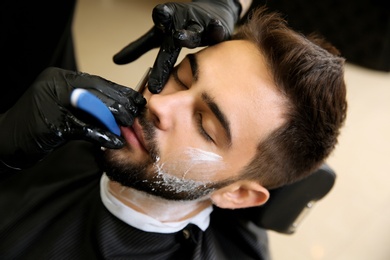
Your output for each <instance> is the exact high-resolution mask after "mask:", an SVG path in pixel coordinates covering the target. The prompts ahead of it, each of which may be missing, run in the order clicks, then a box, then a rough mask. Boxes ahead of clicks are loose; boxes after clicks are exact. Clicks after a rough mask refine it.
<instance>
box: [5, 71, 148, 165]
mask: <svg viewBox="0 0 390 260" xmlns="http://www.w3.org/2000/svg"><path fill="white" fill-rule="evenodd" d="M75 88H83V89H87V90H88V91H90V92H92V93H93V94H94V95H96V96H97V97H98V98H99V99H101V100H102V101H103V102H104V103H105V104H106V105H107V106H108V107H109V109H110V110H111V112H112V113H113V115H114V117H115V119H116V121H117V123H118V124H119V125H125V126H129V125H132V124H133V121H134V117H136V116H137V115H138V113H139V112H140V110H141V109H142V108H143V107H144V105H145V104H146V101H145V99H144V98H143V97H142V95H141V94H139V93H138V92H136V91H134V90H132V89H130V88H127V87H123V86H120V85H117V84H115V83H113V82H110V81H107V80H105V79H103V78H101V77H98V76H92V75H89V74H85V73H76V72H73V71H67V70H62V69H58V68H48V69H46V70H45V71H43V72H42V73H41V74H40V75H39V76H38V78H37V79H36V81H35V82H34V83H33V85H32V86H31V87H30V88H29V89H28V90H27V91H26V93H24V95H23V96H22V97H21V98H20V99H19V100H18V102H17V103H16V104H15V105H14V106H13V107H12V108H11V109H10V110H8V111H7V112H6V113H4V114H2V115H0V129H1V130H0V159H1V161H2V162H3V163H5V164H6V165H9V166H12V167H15V168H26V167H29V166H31V165H32V164H34V163H35V162H37V161H38V160H40V159H42V158H43V157H44V156H45V155H47V154H48V153H50V152H51V151H52V150H53V149H55V148H56V147H58V146H60V145H62V144H64V143H65V142H66V141H68V140H76V139H80V140H87V141H91V142H93V143H96V144H98V145H100V146H104V147H107V148H114V149H115V148H120V147H122V146H123V145H124V141H123V139H122V138H121V137H119V136H116V135H115V134H113V133H111V132H109V131H108V130H106V129H105V128H104V127H102V126H99V125H98V124H96V121H94V120H93V118H92V117H88V116H89V115H86V114H83V113H82V111H80V110H77V109H75V108H73V107H72V106H71V104H70V94H71V92H72V90H74V89H75ZM76 115H78V116H79V117H76ZM89 119H91V120H90V121H88V120H89ZM90 123H95V124H96V125H92V124H90Z"/></svg>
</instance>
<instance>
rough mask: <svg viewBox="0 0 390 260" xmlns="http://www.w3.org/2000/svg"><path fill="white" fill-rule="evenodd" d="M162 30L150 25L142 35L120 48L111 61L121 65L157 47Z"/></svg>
mask: <svg viewBox="0 0 390 260" xmlns="http://www.w3.org/2000/svg"><path fill="white" fill-rule="evenodd" d="M161 39H162V32H161V31H160V30H159V29H158V28H156V27H152V28H151V29H150V30H149V31H147V32H146V33H145V34H144V35H142V36H141V37H140V38H138V39H137V40H135V41H133V42H131V43H130V44H129V45H127V46H126V47H124V48H123V49H122V50H120V51H119V52H118V53H117V54H115V55H114V57H113V61H114V63H116V64H119V65H123V64H127V63H130V62H133V61H135V60H136V59H138V58H139V57H141V56H142V55H143V54H145V53H146V52H148V51H150V50H151V49H154V48H157V47H158V46H160V44H161Z"/></svg>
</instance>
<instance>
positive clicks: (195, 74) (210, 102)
mask: <svg viewBox="0 0 390 260" xmlns="http://www.w3.org/2000/svg"><path fill="white" fill-rule="evenodd" d="M186 57H187V58H188V60H189V62H190V67H191V71H192V80H193V81H194V82H196V81H198V79H199V66H198V61H197V58H196V55H195V54H192V53H191V54H187V56H186ZM202 100H203V101H204V102H205V103H206V105H207V106H208V107H209V108H210V110H211V111H212V112H213V114H214V115H215V117H216V118H217V120H218V121H219V122H220V124H221V125H222V128H223V130H224V132H225V135H226V137H227V139H228V146H231V144H232V134H231V131H230V122H229V120H228V118H227V116H226V115H225V114H224V113H223V112H222V110H221V109H220V107H219V106H218V104H217V103H216V102H215V101H214V99H213V98H212V97H211V96H210V95H209V94H208V93H207V92H202Z"/></svg>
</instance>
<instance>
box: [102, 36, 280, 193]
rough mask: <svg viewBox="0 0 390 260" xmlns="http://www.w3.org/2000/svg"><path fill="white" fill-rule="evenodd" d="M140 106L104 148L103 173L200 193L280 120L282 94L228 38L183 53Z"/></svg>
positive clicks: (251, 51)
mask: <svg viewBox="0 0 390 260" xmlns="http://www.w3.org/2000/svg"><path fill="white" fill-rule="evenodd" d="M144 96H145V98H146V100H147V105H146V109H145V111H144V113H143V114H142V115H141V116H140V117H139V118H137V119H136V120H135V123H134V125H133V126H132V127H128V128H124V127H122V128H121V132H122V136H123V137H124V138H125V140H126V142H127V145H126V146H125V147H124V148H122V149H120V150H107V151H106V158H107V161H108V168H107V175H108V176H109V177H110V178H111V179H112V180H114V181H118V182H119V183H121V184H122V185H124V186H129V187H133V188H136V189H140V190H143V191H146V192H149V193H151V194H155V195H158V196H162V197H164V198H166V199H174V200H188V199H199V198H203V197H205V196H206V195H208V194H209V193H210V192H212V191H213V190H215V189H218V188H220V187H223V186H225V185H227V184H230V183H232V182H234V181H235V180H237V179H238V178H239V176H238V174H239V173H240V170H242V169H243V167H244V166H246V165H247V164H248V163H249V162H250V161H251V160H252V159H253V156H254V155H255V153H256V148H257V145H258V144H259V142H260V141H262V140H263V139H265V138H266V137H267V136H268V135H269V134H270V133H271V132H272V131H273V130H275V129H276V128H277V127H279V126H281V124H282V123H283V118H282V113H283V110H284V99H283V97H282V96H281V95H280V94H279V93H278V92H277V91H276V89H275V86H274V85H273V83H272V80H271V77H270V75H268V71H267V69H266V66H265V64H264V60H263V57H262V55H261V53H260V52H259V51H258V50H257V48H256V47H255V46H254V45H252V44H251V43H249V42H247V41H228V42H224V43H221V44H218V45H215V46H213V47H209V48H206V49H203V50H202V51H200V52H198V53H197V54H195V55H188V56H187V57H186V58H185V59H184V60H183V61H182V62H181V63H180V64H179V65H178V66H176V67H175V69H174V71H173V73H172V75H171V76H170V78H169V80H168V82H167V84H166V85H165V87H164V89H163V91H162V92H161V93H160V94H151V93H150V92H149V91H148V90H147V89H146V90H145V92H144Z"/></svg>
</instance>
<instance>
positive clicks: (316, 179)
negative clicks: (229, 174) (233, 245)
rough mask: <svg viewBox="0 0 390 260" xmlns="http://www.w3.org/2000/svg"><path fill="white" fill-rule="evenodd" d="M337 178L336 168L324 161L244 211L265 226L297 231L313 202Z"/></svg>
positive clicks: (291, 231) (328, 188) (254, 221)
mask: <svg viewBox="0 0 390 260" xmlns="http://www.w3.org/2000/svg"><path fill="white" fill-rule="evenodd" d="M335 179H336V174H335V172H334V171H333V170H332V169H331V168H330V167H329V166H328V165H327V164H323V165H322V166H321V167H320V168H319V169H317V170H316V171H315V172H314V173H313V174H311V175H310V176H308V177H306V178H305V179H302V180H300V181H297V182H295V183H292V184H289V185H286V186H283V187H280V188H277V189H274V190H271V191H270V194H271V196H270V199H269V200H268V202H267V203H265V204H264V205H263V206H260V207H255V208H248V209H245V212H244V214H245V216H247V217H248V218H249V219H250V220H251V221H252V222H253V223H254V224H256V225H257V226H260V227H262V228H264V229H267V230H273V231H276V232H279V233H283V234H293V233H294V232H295V231H296V229H297V227H298V225H299V224H300V222H301V221H302V219H303V218H304V216H306V214H307V213H308V212H309V211H310V209H311V208H312V207H313V205H314V204H315V203H316V202H317V201H319V200H320V199H322V198H323V197H324V196H325V195H326V194H327V193H328V192H329V191H330V190H331V189H332V187H333V185H334V182H335Z"/></svg>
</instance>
